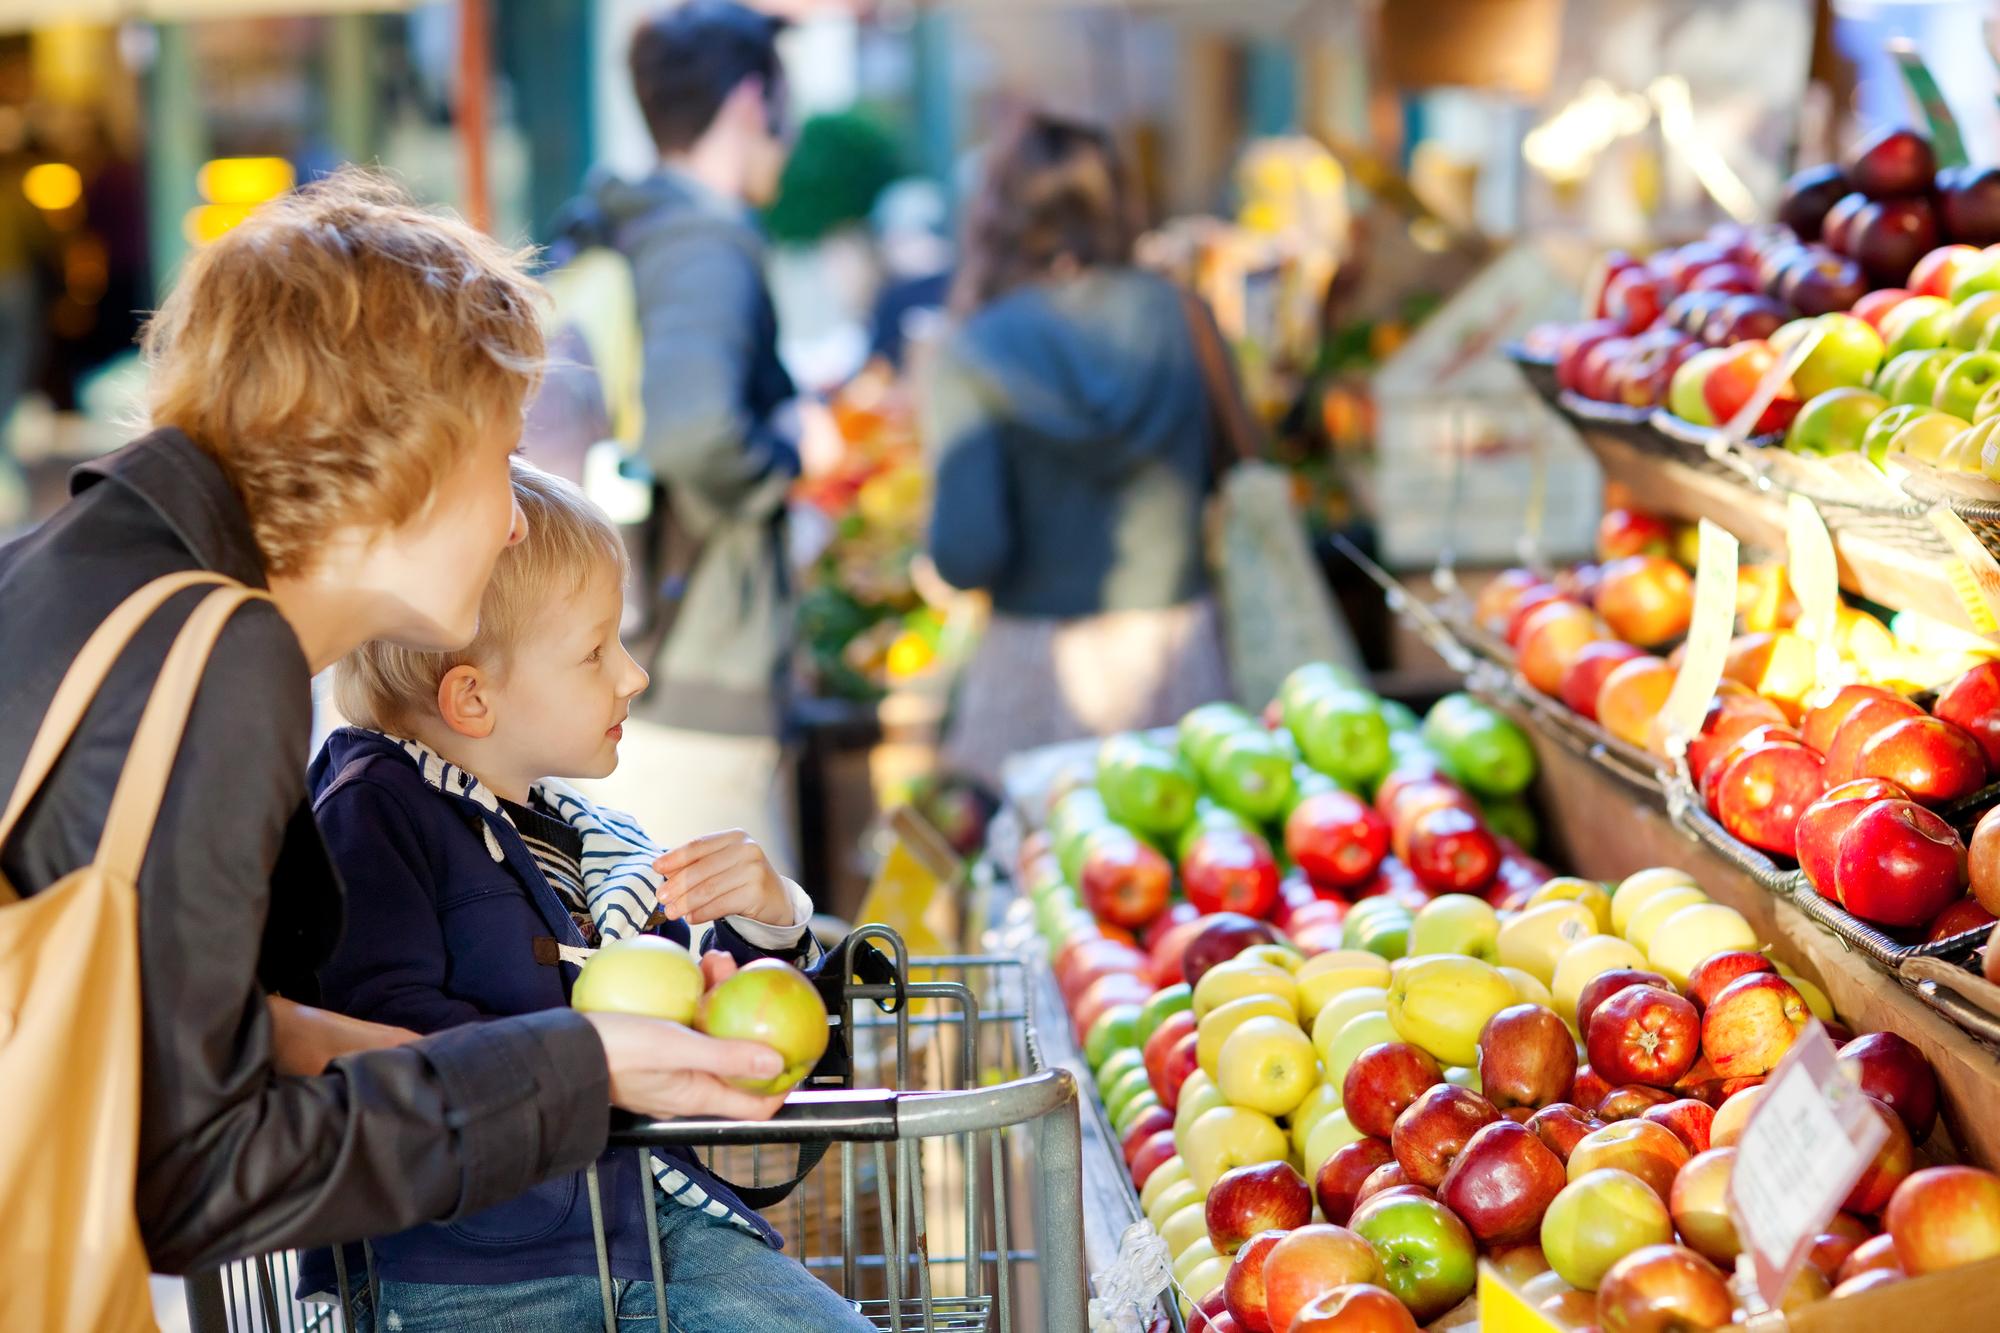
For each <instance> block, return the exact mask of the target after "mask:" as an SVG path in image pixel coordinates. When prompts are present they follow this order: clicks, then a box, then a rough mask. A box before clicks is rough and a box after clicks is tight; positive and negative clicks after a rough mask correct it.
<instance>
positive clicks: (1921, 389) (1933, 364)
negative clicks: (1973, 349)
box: [1874, 349, 1962, 408]
mask: <svg viewBox="0 0 2000 1333" xmlns="http://www.w3.org/2000/svg"><path fill="white" fill-rule="evenodd" d="M1960 355H1962V353H1959V352H1955V351H1952V350H1949V349H1941V350H1938V351H1928V352H1926V351H1911V352H1904V353H1902V354H1901V355H1898V356H1895V357H1892V358H1890V360H1889V364H1887V365H1886V366H1883V367H1882V369H1881V371H1880V372H1879V373H1877V375H1876V376H1875V382H1874V389H1875V392H1877V393H1879V394H1881V395H1883V396H1884V397H1886V398H1887V399H1888V400H1889V402H1890V405H1891V406H1892V407H1917V408H1928V407H1930V405H1931V400H1932V399H1934V398H1935V397H1937V388H1938V381H1939V380H1941V379H1943V378H1944V368H1945V367H1946V366H1948V365H1950V364H1951V363H1952V362H1953V361H1954V360H1955V359H1957V357H1959V356H1960Z"/></svg>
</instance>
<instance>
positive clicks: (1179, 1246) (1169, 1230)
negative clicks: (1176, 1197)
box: [1160, 1200, 1215, 1259]
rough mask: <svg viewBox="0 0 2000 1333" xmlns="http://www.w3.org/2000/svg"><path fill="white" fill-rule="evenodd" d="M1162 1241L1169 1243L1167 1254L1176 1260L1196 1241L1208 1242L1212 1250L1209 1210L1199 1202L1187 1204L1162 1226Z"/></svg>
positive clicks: (1213, 1246)
mask: <svg viewBox="0 0 2000 1333" xmlns="http://www.w3.org/2000/svg"><path fill="white" fill-rule="evenodd" d="M1160 1239H1161V1240H1163V1241H1165V1242H1166V1243H1167V1253H1168V1254H1170V1255H1172V1256H1173V1257H1174V1258H1175V1259H1179V1258H1180V1257H1181V1256H1182V1255H1183V1254H1186V1253H1187V1251H1188V1248H1189V1247H1190V1246H1192V1245H1193V1244H1194V1243H1195V1242H1196V1241H1206V1242H1208V1247H1209V1249H1210V1250H1213V1249H1214V1248H1215V1244H1214V1242H1213V1241H1209V1240H1208V1208H1207V1205H1205V1204H1203V1203H1202V1202H1200V1201H1199V1200H1197V1201H1196V1202H1194V1203H1191V1204H1185V1205H1183V1206H1182V1207H1180V1208H1179V1209H1177V1210H1175V1212H1174V1213H1173V1214H1172V1215H1171V1216H1169V1217H1168V1218H1167V1220H1166V1221H1165V1222H1163V1223H1161V1224H1160Z"/></svg>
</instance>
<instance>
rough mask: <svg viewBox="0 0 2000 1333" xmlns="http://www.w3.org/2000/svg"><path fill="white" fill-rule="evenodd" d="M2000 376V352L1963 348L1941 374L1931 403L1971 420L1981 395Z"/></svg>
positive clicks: (1938, 408)
mask: <svg viewBox="0 0 2000 1333" xmlns="http://www.w3.org/2000/svg"><path fill="white" fill-rule="evenodd" d="M1996 380H2000V353H1995V352H1961V353H1959V354H1958V355H1957V356H1955V357H1953V358H1952V359H1951V361H1950V363H1949V364H1947V365H1946V366H1945V367H1944V370H1943V372H1942V373H1941V374H1940V375H1939V376H1938V381H1937V387H1936V388H1934V389H1933V390H1931V406H1932V407H1934V408H1936V409H1937V410H1938V411H1940V412H1949V413H1951V414H1952V415H1953V416H1955V417H1959V418H1961V419H1963V420H1965V421H1970V420H1972V417H1973V412H1974V409H1976V408H1977V407H1978V406H1979V399H1980V397H1981V395H1983V394H1984V393H1985V392H1986V390H1987V387H1988V386H1989V385H1991V384H1992V383H1994V381H1996Z"/></svg>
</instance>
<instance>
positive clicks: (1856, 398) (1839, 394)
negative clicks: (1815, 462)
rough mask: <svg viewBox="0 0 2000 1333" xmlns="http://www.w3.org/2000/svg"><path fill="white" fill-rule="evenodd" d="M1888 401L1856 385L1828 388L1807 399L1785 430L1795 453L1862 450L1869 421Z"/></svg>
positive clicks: (1787, 441) (1786, 439) (1885, 408)
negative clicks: (1863, 438)
mask: <svg viewBox="0 0 2000 1333" xmlns="http://www.w3.org/2000/svg"><path fill="white" fill-rule="evenodd" d="M1888 407H1889V400H1888V399H1886V398H1884V397H1883V396H1882V395H1881V394H1879V393H1876V392H1875V391H1874V390H1872V389H1863V388H1860V387H1858V386H1850V387H1843V388H1838V389H1828V390H1826V391H1825V392H1824V393H1821V394H1819V395H1817V396H1815V397H1813V398H1810V399H1808V400H1807V401H1806V404H1805V406H1804V407H1801V408H1800V409H1799V414H1798V415H1797V416H1796V417H1793V418H1792V424H1791V427H1790V428H1789V429H1788V430H1786V432H1785V447H1786V448H1787V449H1790V450H1791V451H1792V452H1793V453H1795V454H1814V455H1817V456H1820V457H1827V456H1829V455H1832V454H1852V453H1858V452H1860V450H1861V441H1862V437H1863V436H1865V435H1866V434H1867V431H1868V426H1869V423H1870V422H1872V421H1874V420H1875V418H1876V417H1878V416H1880V415H1881V414H1882V413H1883V412H1885V411H1886V410H1888Z"/></svg>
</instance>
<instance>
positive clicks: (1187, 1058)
mask: <svg viewBox="0 0 2000 1333" xmlns="http://www.w3.org/2000/svg"><path fill="white" fill-rule="evenodd" d="M1199 1068H1201V1046H1200V1038H1199V1037H1198V1035H1197V1034H1195V1033H1193V1032H1183V1033H1182V1034H1181V1035H1180V1036H1179V1037H1178V1038H1176V1039H1175V1040H1174V1044H1173V1049H1171V1050H1169V1051H1168V1052H1167V1056H1166V1059H1165V1060H1163V1061H1162V1062H1161V1065H1160V1087H1159V1088H1157V1089H1155V1092H1154V1095H1155V1096H1157V1097H1158V1098H1159V1099H1160V1105H1162V1106H1164V1107H1166V1108H1167V1109H1168V1110H1169V1111H1174V1110H1178V1109H1179V1108H1180V1104H1181V1089H1182V1088H1183V1087H1185V1086H1186V1085H1187V1081H1188V1076H1189V1075H1191V1074H1193V1073H1194V1071H1195V1070H1197V1069H1199ZM1148 1077H1149V1078H1150V1075H1149V1076H1148Z"/></svg>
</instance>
